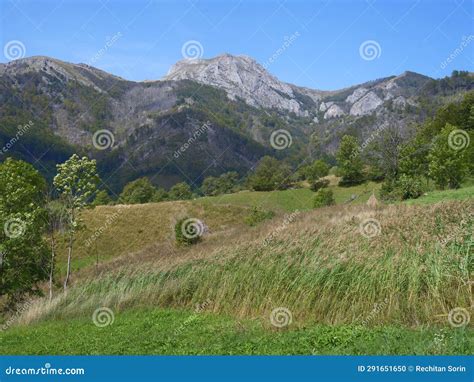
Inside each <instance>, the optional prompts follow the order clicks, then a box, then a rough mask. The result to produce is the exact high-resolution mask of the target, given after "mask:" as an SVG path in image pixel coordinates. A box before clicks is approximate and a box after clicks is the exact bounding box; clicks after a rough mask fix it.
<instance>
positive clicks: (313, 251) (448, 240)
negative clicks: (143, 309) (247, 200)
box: [23, 201, 474, 326]
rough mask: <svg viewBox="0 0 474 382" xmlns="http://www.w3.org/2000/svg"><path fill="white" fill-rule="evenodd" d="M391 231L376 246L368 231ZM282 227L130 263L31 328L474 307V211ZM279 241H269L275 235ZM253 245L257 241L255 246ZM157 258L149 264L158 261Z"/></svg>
mask: <svg viewBox="0 0 474 382" xmlns="http://www.w3.org/2000/svg"><path fill="white" fill-rule="evenodd" d="M369 217H370V218H375V219H377V220H378V221H379V222H380V226H381V232H380V234H379V235H377V236H375V237H373V238H367V237H365V236H363V235H362V234H361V233H360V223H361V222H362V221H364V219H367V218H369ZM282 224H283V222H282V221H281V220H278V219H276V220H275V219H274V220H273V221H271V222H269V223H267V224H264V225H263V226H261V227H260V228H259V229H258V231H252V233H251V234H249V235H247V234H246V233H245V232H242V236H241V237H239V235H238V232H237V235H235V237H234V242H233V243H232V242H231V241H232V240H231V239H230V238H229V237H227V236H225V235H224V236H222V237H221V238H220V240H214V242H212V244H209V243H208V244H207V246H206V243H203V245H201V244H199V245H197V246H195V248H192V249H190V250H189V251H188V252H182V253H180V254H179V256H177V257H176V258H173V257H171V258H166V259H165V260H163V259H157V260H152V261H147V262H146V263H142V264H140V263H136V262H135V263H134V264H128V265H127V264H122V265H121V266H120V267H119V268H118V269H115V270H110V269H107V272H103V273H102V274H100V275H99V276H95V275H94V276H89V277H88V279H85V280H81V282H78V283H77V285H76V286H75V287H73V288H71V289H70V291H69V292H68V294H67V295H61V296H59V297H57V298H56V299H55V300H53V302H52V303H48V302H45V301H39V302H38V303H37V304H35V306H34V307H33V308H32V309H31V310H30V311H29V312H27V314H25V315H24V316H23V322H31V321H35V320H41V319H46V318H66V317H73V316H82V315H90V314H91V312H93V311H94V310H95V309H96V308H97V307H99V306H108V307H111V308H112V309H114V310H115V311H117V312H120V311H122V310H125V309H127V308H129V307H131V306H150V305H151V306H157V307H192V306H194V305H195V304H196V303H203V302H204V301H210V302H211V303H210V305H209V308H210V309H211V310H213V311H214V312H223V313H227V314H232V315H234V316H238V317H250V318H253V317H262V316H263V315H265V316H266V315H267V314H269V313H270V312H271V311H272V310H273V309H274V308H276V307H286V308H287V309H289V310H290V311H291V312H292V314H293V320H294V323H295V324H296V325H297V326H298V325H305V324H307V323H310V322H322V323H330V324H342V323H364V324H369V325H370V324H384V323H391V324H404V325H409V326H418V325H423V324H431V323H444V324H447V316H448V312H449V311H450V309H452V308H454V307H464V308H467V309H469V307H471V306H472V302H473V301H472V295H471V290H470V283H469V280H470V277H472V267H473V226H474V202H473V201H463V202H447V203H442V204H438V205H431V206H405V205H397V206H389V207H384V208H380V209H377V210H371V209H369V208H368V207H366V206H352V207H350V206H337V207H331V208H323V209H319V210H315V211H311V212H307V213H300V214H299V215H298V216H297V217H296V219H295V221H294V222H293V223H291V224H287V225H286V226H284V225H283V227H284V229H277V228H278V227H282ZM276 231H277V232H278V234H277V235H273V236H272V237H273V239H272V240H270V241H264V239H265V238H266V237H269V235H271V234H272V233H275V232H276ZM246 235H247V236H246ZM147 258H149V257H147Z"/></svg>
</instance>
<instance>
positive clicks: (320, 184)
mask: <svg viewBox="0 0 474 382" xmlns="http://www.w3.org/2000/svg"><path fill="white" fill-rule="evenodd" d="M327 186H329V180H328V179H317V180H316V181H314V182H312V183H311V186H310V187H311V191H318V190H320V189H321V188H326V187H327Z"/></svg>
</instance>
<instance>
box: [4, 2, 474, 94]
mask: <svg viewBox="0 0 474 382" xmlns="http://www.w3.org/2000/svg"><path fill="white" fill-rule="evenodd" d="M0 4H1V5H0V20H1V28H0V40H1V48H2V52H1V53H2V54H1V55H0V56H1V62H7V61H9V59H8V58H11V53H10V55H9V54H8V53H7V54H6V50H7V48H8V46H7V45H8V43H11V41H14V42H16V41H20V42H21V44H22V46H24V50H23V53H24V54H25V55H26V56H33V55H46V56H51V57H55V58H59V59H62V60H65V61H70V62H75V63H78V62H85V63H90V64H92V65H93V66H96V67H99V68H101V69H103V70H106V71H108V72H111V73H113V74H116V75H119V76H121V77H124V78H126V79H130V80H137V81H138V80H145V79H148V80H153V79H160V78H161V77H162V76H163V75H164V74H166V72H167V71H168V69H169V67H170V66H171V65H172V64H173V63H174V62H176V61H178V60H180V59H182V58H183V55H182V47H183V45H184V44H186V43H187V42H188V41H197V42H198V43H199V44H198V43H196V45H195V46H197V47H198V53H199V54H202V57H203V58H209V57H213V56H216V55H218V54H221V53H224V52H227V53H231V54H246V55H249V56H252V57H254V58H255V59H256V60H257V61H258V62H260V63H261V64H263V63H267V64H268V66H267V69H268V70H269V71H270V72H271V73H272V74H274V75H275V76H277V77H278V78H279V79H281V80H283V81H286V82H290V83H294V84H297V85H302V86H308V87H312V88H318V89H339V88H343V87H346V86H349V85H353V84H357V83H361V82H364V81H367V80H372V79H376V78H380V77H385V76H389V75H393V74H399V73H402V72H403V71H405V70H411V71H415V72H419V73H422V74H426V75H429V76H432V77H444V76H445V75H449V74H450V73H451V72H452V70H454V69H462V70H471V71H473V70H474V28H473V26H474V24H473V23H474V21H473V20H474V19H473V13H474V12H473V4H474V2H472V1H470V0H464V1H463V0H445V1H439V0H438V1H436V0H434V1H433V0H432V1H416V0H413V1H404V0H398V1H396V0H388V1H382V0H378V1H376V0H367V1H365V0H361V1H348V0H346V1H336V0H333V1H331V0H327V1H224V0H222V1H216V0H214V1H154V0H135V1H133V0H129V1H125V0H121V1H112V0H110V1H107V0H96V1H90V0H82V1H78V0H64V1H61V0H55V1H42V0H36V1H20V0H0ZM463 38H464V40H463ZM285 39H286V40H285ZM285 41H287V43H286V45H285ZM463 41H464V43H463ZM364 43H365V44H364ZM201 46H202V49H201ZM361 46H362V47H361ZM364 46H367V50H364V49H363V47H364ZM371 48H372V49H371ZM22 49H23V48H21V49H20V51H21V50H22ZM364 52H365V53H364ZM272 56H273V57H274V59H273V60H272V62H270V61H269V59H270V57H272ZM450 56H451V59H450V60H449V62H448V61H447V59H448V58H449V57H450ZM14 57H17V56H14Z"/></svg>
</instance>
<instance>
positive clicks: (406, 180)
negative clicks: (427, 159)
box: [397, 174, 424, 200]
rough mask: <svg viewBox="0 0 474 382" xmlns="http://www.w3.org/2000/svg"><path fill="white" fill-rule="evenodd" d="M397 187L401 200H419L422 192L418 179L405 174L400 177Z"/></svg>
mask: <svg viewBox="0 0 474 382" xmlns="http://www.w3.org/2000/svg"><path fill="white" fill-rule="evenodd" d="M397 187H398V188H399V190H400V196H401V199H402V200H406V199H416V198H419V197H420V196H421V195H423V192H424V190H423V186H422V184H421V180H420V179H419V178H416V177H411V176H408V175H405V174H403V175H401V176H400V179H399V181H398V184H397Z"/></svg>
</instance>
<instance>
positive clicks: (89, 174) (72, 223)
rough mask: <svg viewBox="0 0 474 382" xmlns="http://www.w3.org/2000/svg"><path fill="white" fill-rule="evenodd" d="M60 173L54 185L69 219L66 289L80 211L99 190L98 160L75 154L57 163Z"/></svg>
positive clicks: (65, 287) (55, 178)
mask: <svg viewBox="0 0 474 382" xmlns="http://www.w3.org/2000/svg"><path fill="white" fill-rule="evenodd" d="M57 169H58V174H57V175H56V176H55V177H54V185H55V187H56V188H57V190H58V191H59V193H60V195H61V197H62V200H63V202H64V205H65V208H66V212H67V218H68V219H67V220H68V227H67V230H68V256H67V271H66V278H65V280H64V290H65V291H66V289H67V286H68V283H69V278H70V275H71V259H72V250H73V243H74V237H75V234H76V230H77V229H78V227H79V222H80V221H79V215H78V214H79V212H80V211H81V210H82V209H83V208H84V207H85V206H86V205H87V204H88V203H89V202H90V201H91V200H92V199H93V195H94V194H95V192H96V191H97V185H98V183H99V176H98V175H97V166H96V161H95V160H91V159H88V158H87V157H82V158H79V156H78V155H76V154H74V155H72V156H71V158H69V159H68V160H67V161H66V162H64V163H62V164H58V165H57Z"/></svg>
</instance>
